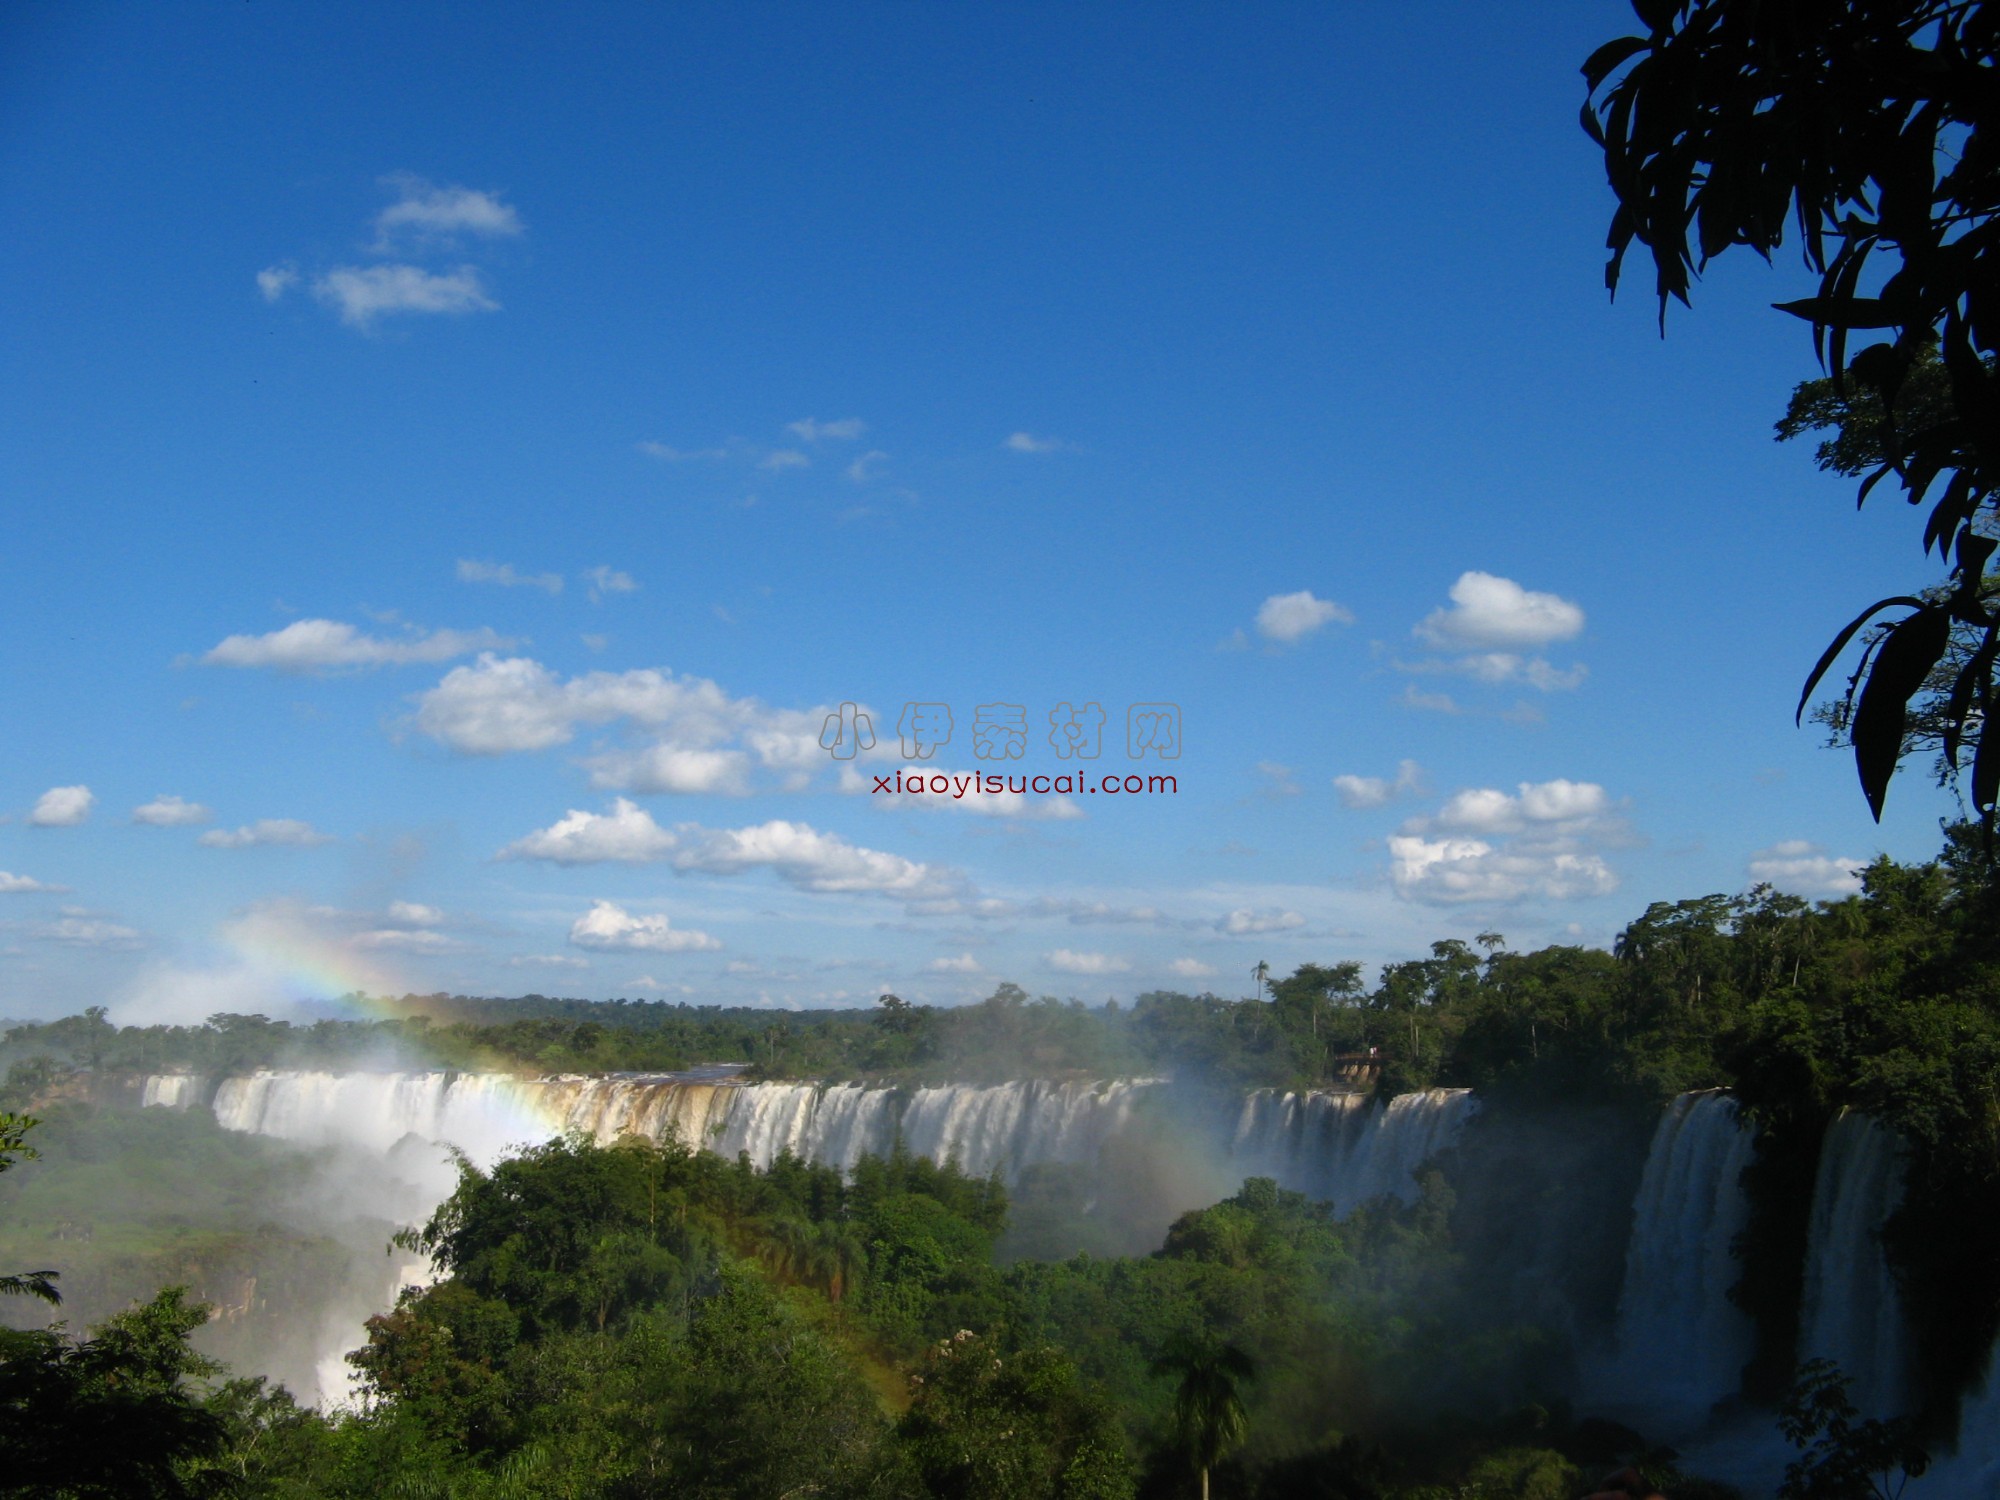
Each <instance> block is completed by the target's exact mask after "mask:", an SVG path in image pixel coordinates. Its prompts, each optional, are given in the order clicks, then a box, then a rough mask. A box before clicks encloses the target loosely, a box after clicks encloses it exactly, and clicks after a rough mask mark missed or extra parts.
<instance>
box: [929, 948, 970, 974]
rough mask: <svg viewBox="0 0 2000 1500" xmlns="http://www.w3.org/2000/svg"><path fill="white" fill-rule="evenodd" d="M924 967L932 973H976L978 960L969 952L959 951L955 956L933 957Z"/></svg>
mask: <svg viewBox="0 0 2000 1500" xmlns="http://www.w3.org/2000/svg"><path fill="white" fill-rule="evenodd" d="M924 967H925V968H926V969H927V970H929V971H930V972H931V973H933V974H977V973H978V972H979V960H978V959H976V958H974V957H973V956H972V955H971V954H970V953H961V954H959V956H958V957H957V958H934V959H932V960H931V961H930V962H929V963H927V964H925V965H924Z"/></svg>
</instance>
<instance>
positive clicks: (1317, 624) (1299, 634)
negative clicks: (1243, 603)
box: [1256, 589, 1354, 646]
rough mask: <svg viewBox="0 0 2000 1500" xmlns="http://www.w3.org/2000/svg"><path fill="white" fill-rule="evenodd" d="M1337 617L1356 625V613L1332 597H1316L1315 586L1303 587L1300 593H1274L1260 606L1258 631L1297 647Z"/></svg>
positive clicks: (1267, 638)
mask: <svg viewBox="0 0 2000 1500" xmlns="http://www.w3.org/2000/svg"><path fill="white" fill-rule="evenodd" d="M1336 620H1337V621H1339V622H1340V623H1341V624H1343V625H1352V624H1353V623H1354V615H1353V613H1352V612H1351V611H1350V610H1347V609H1345V608H1343V607H1342V606H1341V605H1338V604H1335V603H1334V602H1333V601H1332V600H1331V599H1318V598H1315V597H1313V592H1312V590H1311V589H1300V590H1299V591H1298V592H1297V593H1296V594H1273V595H1272V596H1271V597H1270V598H1268V599H1266V600H1265V601H1264V602H1263V603H1262V604H1261V605H1259V606H1258V608H1257V621H1256V624H1257V634H1259V635H1261V636H1262V637H1264V639H1265V640H1267V641H1276V642H1278V643H1279V644H1280V645H1284V646H1295V645H1297V644H1298V643H1299V642H1300V641H1302V640H1304V639H1305V638H1306V637H1307V636H1309V635H1311V634H1313V633H1314V632H1315V631H1318V630H1322V629H1324V628H1325V627H1326V626H1327V625H1329V624H1331V623H1333V622H1334V621H1336Z"/></svg>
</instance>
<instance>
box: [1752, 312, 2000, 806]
mask: <svg viewBox="0 0 2000 1500" xmlns="http://www.w3.org/2000/svg"><path fill="white" fill-rule="evenodd" d="M1895 406H1896V410H1895V414H1894V417H1893V418H1892V417H1891V414H1890V412H1889V409H1888V406H1887V404H1886V403H1885V402H1884V400H1883V398H1882V395H1881V393H1880V392H1878V391H1874V390H1870V389H1867V388H1865V387H1863V386H1861V385H1859V384H1851V385H1844V386H1843V383H1842V382H1838V381H1835V380H1834V379H1832V378H1831V377H1824V378H1822V379H1819V380H1807V381H1803V382H1801V383H1800V385H1799V386H1798V388H1797V389H1795V390H1794V391H1793V392H1792V399H1791V402H1790V404H1789V405H1788V406H1787V407H1786V409H1785V415H1784V416H1783V417H1782V418H1781V419H1780V420H1779V422H1778V424H1777V430H1778V440H1779V441H1780V442H1788V441H1790V440H1792V439H1794V438H1799V437H1803V436H1804V435H1805V434H1807V433H1809V432H1812V433H1820V432H1830V433H1831V436H1829V437H1826V438H1824V439H1823V440H1822V441H1821V442H1820V444H1819V447H1818V449H1817V450H1816V451H1815V453H1814V454H1813V461H1814V462H1815V463H1816V464H1818V465H1819V467H1820V468H1821V469H1824V470H1827V471H1828V472H1830V473H1834V474H1840V475H1843V476H1845V477H1846V478H1849V479H1860V478H1863V477H1864V476H1866V475H1867V474H1868V473H1870V472H1871V471H1872V470H1874V469H1876V468H1878V467H1880V466H1881V465H1882V464H1883V463H1885V462H1886V461H1887V460H1888V457H1889V453H1890V450H1891V444H1892V437H1891V433H1892V431H1893V427H1894V425H1895V424H1897V423H1900V424H1901V425H1903V426H1904V427H1906V428H1912V429H1914V428H1918V427H1925V426H1930V425H1932V424H1934V423H1936V422H1938V421H1942V420H1943V419H1944V418H1946V417H1949V416H1951V415H1953V414H1954V412H1955V408H1954V407H1953V406H1952V401H1951V378H1950V375H1949V374H1948V373H1947V371H1946V370H1945V368H1944V363H1943V361H1941V360H1940V359H1939V358H1938V354H1937V349H1936V348H1935V347H1934V346H1933V347H1929V348H1926V349H1924V350H1923V351H1922V352H1921V353H1920V354H1919V355H1918V357H1917V360H1916V362H1915V363H1914V364H1912V365H1911V367H1910V370H1909V373H1908V374H1907V375H1906V376H1905V377H1904V380H1903V383H1902V386H1901V388H1900V389H1899V390H1898V391H1897V392H1896V396H1895ZM1949 592H1950V591H1949V590H1947V589H1927V590H1925V591H1924V597H1925V599H1926V600H1927V601H1929V602H1931V603H1934V604H1940V605H1944V604H1948V603H1949ZM1982 602H1984V604H1985V605H1986V606H1987V608H1989V609H1991V608H1993V607H1995V606H1996V605H2000V581H1996V580H1994V579H1992V578H1988V579H1987V581H1986V584H1985V587H1984V593H1983V595H1982ZM1888 633H1889V627H1888V626H1883V625H1877V626H1875V627H1873V628H1872V629H1871V630H1870V631H1869V632H1868V634H1867V635H1865V636H1863V637H1862V660H1863V661H1864V662H1865V661H1867V660H1868V659H1869V658H1870V657H1871V656H1872V655H1873V654H1874V652H1875V651H1876V650H1878V649H1879V648H1880V647H1881V644H1882V641H1883V639H1884V638H1885V637H1886V636H1887V635H1888ZM1981 642H1982V636H1981V632H1980V630H1979V629H1978V628H1977V627H1976V626H1974V625H1972V624H1969V623H1968V622H1966V621H1964V620H1961V619H1956V618H1954V619H1953V621H1952V624H1951V635H1950V639H1949V640H1948V641H1947V642H1946V644H1945V650H1944V655H1942V656H1940V657H1939V658H1938V660H1937V663H1936V665H1934V666H1933V667H1932V668H1931V670H1930V672H1929V673H1928V674H1927V675H1926V676H1925V678H1924V681H1923V685H1922V686H1921V687H1920V688H1919V690H1918V692H1917V695H1916V696H1915V697H1914V698H1913V699H1912V700H1911V701H1910V705H1909V716H1908V719H1907V721H1906V722H1905V724H1904V727H1903V745H1902V754H1903V756H1905V757H1907V756H1910V755H1916V754H1920V753H1921V754H1928V755H1930V756H1931V757H1932V758H1933V770H1934V772H1935V774H1936V776H1937V782H1938V785H1939V786H1953V787H1956V786H1957V785H1958V784H1959V781H1960V775H1959V771H1960V766H1959V762H1960V761H1961V760H1966V758H1967V756H1968V755H1969V756H1970V757H1971V760H1969V761H1967V765H1968V767H1969V766H1970V765H1971V764H1972V763H1973V762H1976V761H1977V758H1978V750H1979V743H1980V736H1981V733H1982V731H1983V729H1984V727H1985V712H1984V709H1983V707H1982V706H1980V705H1977V704H1975V705H1973V707H1972V709H1971V711H1970V712H1969V713H1968V714H1966V715H1965V716H1964V717H1963V718H1962V719H1957V720H1954V719H1953V718H1952V716H1951V703H1952V693H1953V689H1954V688H1955V687H1956V685H1957V683H1958V680H1959V678H1960V677H1962V676H1963V675H1964V674H1965V672H1966V670H1967V669H1968V668H1969V667H1971V666H1972V664H1973V662H1974V659H1975V658H1976V657H1977V656H1978V654H1979V649H1980V645H1981ZM1861 681H1862V679H1861V674H1860V673H1858V672H1857V673H1856V674H1855V675H1854V676H1852V677H1850V678H1849V679H1848V682H1847V691H1846V692H1845V693H1844V694H1843V695H1842V696H1840V697H1838V698H1833V699H1829V700H1826V701H1824V702H1821V703H1817V704H1814V705H1813V709H1812V718H1813V722H1815V723H1817V724H1824V725H1825V726H1826V728H1827V732H1828V743H1829V744H1834V745H1845V746H1849V747H1851V746H1852V745H1853V738H1852V730H1853V725H1854V710H1855V697H1856V694H1857V693H1858V692H1859V690H1860V687H1861ZM1954 733H1956V735H1957V740H1958V753H1957V755H1955V756H1953V755H1947V754H1946V750H1945V747H1946V744H1947V743H1948V742H1949V740H1950V739H1951V737H1952V735H1953V734H1954Z"/></svg>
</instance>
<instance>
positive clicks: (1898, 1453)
mask: <svg viewBox="0 0 2000 1500" xmlns="http://www.w3.org/2000/svg"><path fill="white" fill-rule="evenodd" d="M1778 1427H1779V1430H1780V1431H1782V1432H1783V1433H1784V1434H1785V1437H1786V1439H1787V1440H1788V1441H1790V1443H1791V1444H1792V1446H1793V1447H1795V1448H1797V1449H1798V1450H1799V1456H1798V1457H1797V1458H1796V1459H1794V1460H1793V1461H1792V1463H1791V1464H1790V1465H1789V1466H1787V1468H1786V1469H1785V1482H1784V1484H1783V1485H1782V1486H1781V1487H1780V1489H1779V1491H1778V1493H1779V1495H1780V1496H1781V1497H1782V1500H1898V1497H1899V1496H1900V1495H1901V1494H1902V1493H1903V1488H1904V1486H1905V1485H1907V1484H1908V1483H1909V1481H1910V1480H1912V1479H1918V1478H1921V1477H1922V1476H1923V1473H1924V1471H1925V1470H1926V1469H1928V1468H1929V1467H1930V1456H1929V1455H1928V1454H1927V1453H1925V1452H1924V1450H1923V1449H1922V1448H1921V1447H1920V1446H1918V1444H1917V1442H1916V1439H1915V1436H1914V1430H1913V1425H1912V1424H1911V1423H1910V1422H1909V1421H1907V1420H1904V1419H1900V1418H1899V1419H1895V1420H1892V1421H1886V1422H1885V1421H1882V1420H1879V1419H1877V1418H1874V1417H1870V1418H1868V1419H1866V1420H1862V1419H1861V1417H1860V1414H1859V1413H1858V1412H1857V1411H1855V1409H1854V1403H1853V1402H1851V1401H1849V1400H1848V1399H1847V1379H1846V1377H1845V1376H1843V1375H1842V1374H1841V1373H1840V1371H1839V1369H1838V1368H1837V1367H1836V1366H1835V1365H1834V1364H1833V1362H1832V1361H1831V1360H1825V1359H1815V1360H1811V1361H1809V1362H1808V1363H1806V1364H1804V1365H1802V1366H1800V1368H1799V1372H1798V1378H1797V1380H1796V1382H1795V1383H1794V1384H1793V1386H1792V1390H1791V1393H1790V1395H1789V1396H1787V1398H1786V1400H1785V1405H1784V1409H1783V1410H1782V1412H1780V1414H1779V1417H1778Z"/></svg>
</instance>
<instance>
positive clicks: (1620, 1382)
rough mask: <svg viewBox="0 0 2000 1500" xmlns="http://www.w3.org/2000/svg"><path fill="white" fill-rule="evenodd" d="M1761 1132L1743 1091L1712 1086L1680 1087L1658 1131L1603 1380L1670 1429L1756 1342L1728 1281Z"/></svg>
mask: <svg viewBox="0 0 2000 1500" xmlns="http://www.w3.org/2000/svg"><path fill="white" fill-rule="evenodd" d="M1755 1140H1756V1137H1755V1136H1754V1134H1753V1133H1752V1132H1751V1131H1750V1130H1748V1129H1746V1128H1744V1127H1743V1125H1742V1124H1741V1122H1740V1121H1739V1120H1738V1118H1737V1113H1736V1101H1735V1100H1734V1099H1733V1098H1731V1097H1730V1096H1729V1095H1728V1094H1725V1093H1722V1092H1720V1091H1716V1090H1710V1091H1705V1092H1702V1093H1694V1094H1682V1095H1681V1096H1680V1097H1679V1098H1677V1099H1675V1100H1674V1101H1673V1102H1672V1103H1671V1104H1669V1105H1668V1106H1667V1108H1666V1111H1665V1112H1664V1113H1663V1114H1662V1115H1661V1116H1660V1123H1659V1125H1658V1126H1657V1127H1656V1128H1655V1129H1654V1131H1653V1141H1652V1146H1651V1147H1650V1149H1649V1150H1648V1152H1647V1155H1646V1169H1645V1172H1644V1175H1643V1176H1641V1178H1640V1180H1639V1194H1638V1197H1637V1199H1636V1200H1635V1201H1634V1203H1633V1211H1632V1241H1631V1245H1630V1247H1629V1248H1628V1249H1627V1251H1626V1254H1625V1281H1624V1287H1623V1289H1622V1290H1621V1292H1620V1294H1619V1298H1618V1316H1617V1325H1616V1326H1617V1333H1616V1339H1617V1347H1618V1358H1617V1359H1616V1361H1615V1362H1613V1363H1612V1364H1611V1365H1610V1366H1609V1367H1608V1368H1607V1369H1605V1370H1604V1371H1603V1373H1602V1375H1601V1376H1600V1377H1599V1379H1598V1382H1597V1384H1598V1389H1599V1392H1600V1393H1601V1394H1603V1395H1606V1396H1609V1397H1611V1398H1612V1399H1613V1400H1615V1401H1617V1402H1618V1404H1620V1405H1621V1406H1623V1405H1626V1404H1628V1403H1629V1405H1630V1406H1631V1407H1632V1409H1634V1410H1643V1411H1645V1412H1647V1413H1648V1416H1649V1420H1650V1421H1654V1422H1657V1423H1659V1424H1660V1426H1661V1429H1662V1430H1663V1431H1667V1432H1678V1431H1686V1430H1688V1429H1691V1428H1693V1427H1696V1426H1699V1425H1700V1423H1701V1422H1702V1421H1703V1420H1704V1419H1705V1418H1706V1417H1707V1415H1708V1412H1709V1409H1710V1408H1711V1407H1712V1406H1713V1405H1714V1404H1715V1403H1716V1402H1717V1401H1719V1400H1721V1399H1722V1398H1724V1397H1725V1396H1728V1395H1730V1394H1731V1393H1732V1392H1734V1391H1735V1390H1736V1388H1737V1386H1738V1384H1739V1383H1740V1381H1741V1378H1742V1368H1743V1365H1744V1363H1745V1362H1746V1361H1747V1360H1748V1359H1749V1358H1750V1354H1751V1352H1752V1347H1753V1343H1754V1340H1755V1329H1754V1327H1753V1326H1752V1324H1751V1322H1750V1319H1749V1318H1748V1316H1746V1315H1745V1314H1744V1313H1743V1311H1742V1310H1741V1309H1740V1308H1738V1307H1737V1306H1736V1305H1735V1304H1734V1303H1733V1302H1731V1301H1730V1300H1729V1288H1730V1287H1731V1286H1732V1285H1734V1284H1735V1282H1736V1279H1737V1275H1738V1267H1737V1263H1736V1259H1735V1257H1734V1256H1733V1255H1732V1254H1731V1253H1730V1247H1731V1244H1732V1242H1733V1241H1734V1240H1735V1238H1736V1236H1737V1235H1738V1234H1739V1233H1740V1232H1741V1231H1742V1229H1743V1227H1744V1225H1745V1223H1746V1222H1747V1221H1748V1219H1749V1212H1750V1204H1749V1199H1748V1198H1747V1197H1746V1196H1745V1195H1744V1192H1743V1185H1742V1176H1743V1169H1744V1168H1745V1167H1747V1166H1749V1164H1750V1158H1751V1154H1752V1150H1753V1148H1754V1145H1755Z"/></svg>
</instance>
